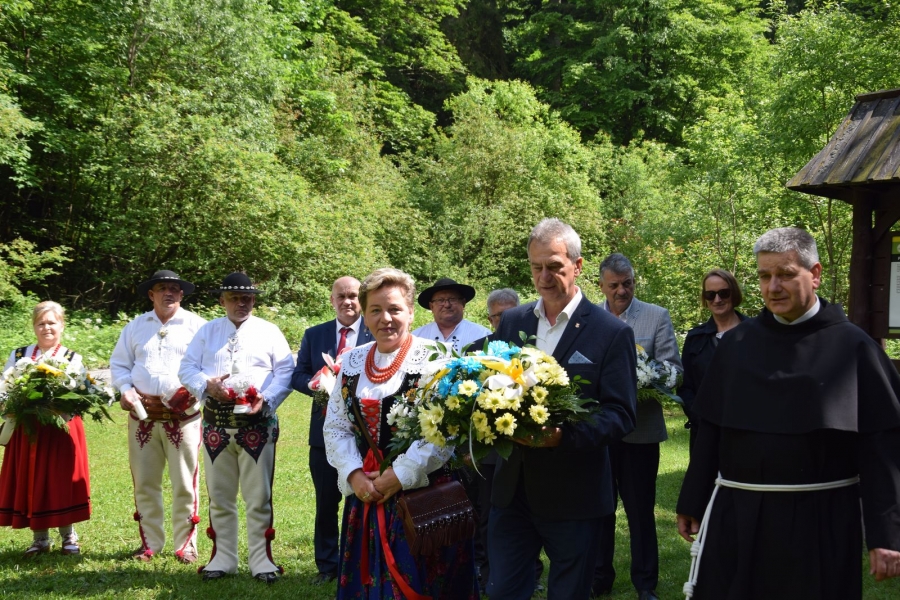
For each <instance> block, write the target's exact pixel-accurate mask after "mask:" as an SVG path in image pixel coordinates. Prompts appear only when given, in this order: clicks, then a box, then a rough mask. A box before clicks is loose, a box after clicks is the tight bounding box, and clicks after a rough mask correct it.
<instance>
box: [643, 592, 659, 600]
mask: <svg viewBox="0 0 900 600" xmlns="http://www.w3.org/2000/svg"><path fill="white" fill-rule="evenodd" d="M638 600H659V596H657V595H656V591H655V590H644V591H642V592H638Z"/></svg>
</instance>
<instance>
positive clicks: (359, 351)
mask: <svg viewBox="0 0 900 600" xmlns="http://www.w3.org/2000/svg"><path fill="white" fill-rule="evenodd" d="M414 297H415V284H414V283H413V280H412V278H411V277H410V276H409V275H407V274H406V273H404V272H402V271H398V270H397V269H390V268H385V269H378V270H377V271H375V272H373V273H372V274H371V275H369V276H368V277H367V278H366V280H365V281H364V282H363V283H362V286H361V287H360V290H359V300H360V303H361V305H362V309H363V318H364V319H365V322H366V326H367V327H368V328H369V330H370V331H371V332H372V335H373V336H374V338H375V342H373V343H370V344H366V345H364V346H359V347H357V348H354V349H353V350H352V351H350V352H349V353H347V354H346V355H345V357H344V360H343V363H342V367H341V381H340V385H336V386H335V388H334V391H333V392H332V395H331V399H330V401H329V404H328V411H327V415H326V418H325V427H324V432H325V449H326V453H327V456H328V462H329V463H331V465H332V466H334V467H335V468H336V469H337V472H338V486H339V488H340V489H341V492H343V494H344V496H345V502H344V519H343V527H342V535H341V553H340V564H339V566H338V591H337V598H338V600H343V599H349V598H367V599H379V600H380V599H388V598H396V599H401V598H406V599H408V600H419V599H423V598H434V599H435V600H437V599H446V600H466V599H472V600H474V599H477V598H478V597H479V595H478V585H477V583H476V580H475V563H474V554H473V546H472V542H471V540H469V541H465V542H459V543H456V544H452V545H450V546H447V547H444V548H442V549H441V550H440V552H439V553H438V554H436V555H433V556H419V557H415V556H413V555H412V553H411V551H410V545H409V543H408V541H407V539H406V535H405V533H404V530H403V522H402V519H401V518H400V516H399V515H398V510H397V509H398V505H397V495H398V494H399V493H400V492H402V491H403V490H410V489H415V488H422V487H425V486H427V485H429V475H431V479H432V481H435V482H436V481H439V480H440V479H441V478H444V477H449V471H447V470H446V468H444V465H445V463H446V462H447V460H448V459H449V458H450V455H451V452H452V450H451V449H450V448H437V447H435V446H433V445H432V444H427V443H425V442H417V443H414V444H413V445H412V447H411V448H410V449H409V450H407V451H406V452H405V453H403V454H400V455H398V456H396V457H395V458H394V459H393V462H392V464H391V466H390V467H388V468H387V469H385V471H384V472H383V473H379V464H380V462H381V459H380V457H376V456H375V453H374V452H373V451H372V449H371V447H370V445H369V442H368V441H367V439H366V436H365V435H364V434H363V432H362V429H361V428H360V427H358V426H357V423H358V422H359V421H360V420H363V421H364V422H365V429H366V430H367V431H368V433H369V436H370V437H371V438H372V441H373V442H374V444H375V445H376V446H377V447H378V449H379V450H380V453H381V454H382V456H384V455H387V453H388V452H387V448H388V445H389V443H390V441H391V427H390V425H389V424H388V421H387V416H388V412H389V410H390V408H391V406H392V405H393V404H394V402H396V401H397V399H398V398H400V397H402V396H403V395H404V394H406V393H407V392H410V391H412V390H413V389H414V388H415V386H416V383H417V381H418V379H419V376H420V374H421V373H422V372H423V371H424V370H425V369H426V366H427V365H428V356H429V354H430V353H431V352H432V350H430V349H429V348H428V347H427V346H426V345H425V344H426V343H427V342H426V341H425V340H422V339H420V338H416V337H414V336H413V335H412V334H411V333H410V325H411V324H412V320H413V298H414Z"/></svg>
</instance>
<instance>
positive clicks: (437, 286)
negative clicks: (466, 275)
mask: <svg viewBox="0 0 900 600" xmlns="http://www.w3.org/2000/svg"><path fill="white" fill-rule="evenodd" d="M441 290H456V291H457V292H459V294H460V296H462V297H463V299H464V300H465V301H466V302H468V301H469V300H471V299H472V298H474V297H475V288H473V287H472V286H471V285H465V284H464V283H456V282H455V281H453V280H452V279H450V278H449V277H441V278H440V279H438V280H437V281H435V282H434V285H433V286H431V287H430V288H427V289H425V290H423V291H422V293H421V294H419V306H421V307H422V308H428V309H430V308H431V297H432V296H434V295H435V294H436V293H438V292H440V291H441Z"/></svg>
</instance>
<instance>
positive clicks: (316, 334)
mask: <svg viewBox="0 0 900 600" xmlns="http://www.w3.org/2000/svg"><path fill="white" fill-rule="evenodd" d="M331 306H332V307H333V308H334V312H335V315H336V317H337V318H336V319H333V320H331V321H327V322H325V323H321V324H319V325H316V326H314V327H310V328H309V329H307V330H306V332H305V333H304V334H303V340H302V341H301V342H300V351H299V352H297V366H296V368H295V369H294V375H293V377H291V387H293V388H294V389H295V390H297V391H298V392H300V393H301V394H306V395H308V396H312V392H311V391H310V389H309V380H310V379H312V377H313V376H314V375H315V374H316V373H318V372H319V370H320V369H322V367H324V366H325V359H324V358H323V356H322V353H325V354H329V355H331V356H332V357H333V358H337V356H338V355H339V354H340V353H341V351H342V350H344V348H353V347H355V346H361V345H363V344H366V343H368V342H371V341H372V334H371V333H369V330H368V329H366V326H365V325H364V324H363V320H362V317H361V316H360V314H359V313H360V305H359V281H357V280H356V279H354V278H353V277H341V278H340V279H338V280H336V281H335V282H334V285H333V286H332V288H331ZM324 424H325V407H324V406H318V405H316V404H313V405H312V412H311V413H310V417H309V473H310V475H311V476H312V480H313V485H314V486H315V488H316V523H315V533H314V534H313V547H314V549H315V556H316V567H317V568H318V570H319V574H318V575H316V577H315V579H314V580H313V583H316V584H318V585H321V584H325V583H329V582H331V581H334V580H335V579H336V578H337V567H338V552H339V551H340V544H339V539H338V509H339V507H340V504H341V492H340V490H339V489H338V485H337V478H338V475H337V471H336V470H335V469H334V467H332V466H331V465H329V464H328V460H327V459H326V458H325V439H324V437H323V436H322V426H323V425H324Z"/></svg>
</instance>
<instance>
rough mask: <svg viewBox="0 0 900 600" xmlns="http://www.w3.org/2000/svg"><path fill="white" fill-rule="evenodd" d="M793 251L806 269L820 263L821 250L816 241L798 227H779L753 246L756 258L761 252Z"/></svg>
mask: <svg viewBox="0 0 900 600" xmlns="http://www.w3.org/2000/svg"><path fill="white" fill-rule="evenodd" d="M791 250H793V251H794V252H796V253H797V256H798V257H799V259H800V265H801V266H802V267H803V268H804V269H811V268H812V266H813V265H814V264H816V263H817V262H819V250H818V249H817V248H816V240H815V239H814V238H813V236H811V235H810V234H809V232H808V231H806V230H805V229H800V228H798V227H779V228H778V229H770V230H769V231H767V232H765V233H764V234H762V235H761V236H759V239H758V240H756V243H755V244H754V245H753V254H754V256H755V255H757V254H759V253H760V252H779V253H780V252H790V251H791Z"/></svg>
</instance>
